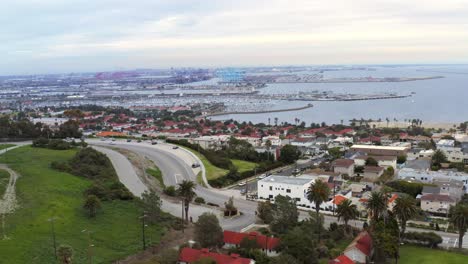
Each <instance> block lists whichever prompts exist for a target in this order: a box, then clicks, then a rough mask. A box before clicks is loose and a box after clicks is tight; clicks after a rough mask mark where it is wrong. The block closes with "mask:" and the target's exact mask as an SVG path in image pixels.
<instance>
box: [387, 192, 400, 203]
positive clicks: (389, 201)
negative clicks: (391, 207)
mask: <svg viewBox="0 0 468 264" xmlns="http://www.w3.org/2000/svg"><path fill="white" fill-rule="evenodd" d="M397 198H398V194H396V193H394V194H393V195H392V197H390V199H389V200H388V203H393V201H395V200H396V199H397Z"/></svg>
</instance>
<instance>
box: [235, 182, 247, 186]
mask: <svg viewBox="0 0 468 264" xmlns="http://www.w3.org/2000/svg"><path fill="white" fill-rule="evenodd" d="M237 185H239V186H245V182H239V184H237Z"/></svg>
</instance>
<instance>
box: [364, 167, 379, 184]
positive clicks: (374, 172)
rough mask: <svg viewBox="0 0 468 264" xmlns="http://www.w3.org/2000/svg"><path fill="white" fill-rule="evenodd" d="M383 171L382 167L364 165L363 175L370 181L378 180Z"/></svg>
mask: <svg viewBox="0 0 468 264" xmlns="http://www.w3.org/2000/svg"><path fill="white" fill-rule="evenodd" d="M383 173H384V168H382V167H378V166H365V167H364V173H363V175H362V176H363V177H364V179H368V180H371V181H375V180H378V179H379V177H380V176H382V174H383Z"/></svg>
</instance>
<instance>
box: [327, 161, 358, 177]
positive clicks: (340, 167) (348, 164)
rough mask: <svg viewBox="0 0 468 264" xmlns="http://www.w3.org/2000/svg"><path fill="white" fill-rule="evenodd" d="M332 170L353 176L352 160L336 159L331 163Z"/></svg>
mask: <svg viewBox="0 0 468 264" xmlns="http://www.w3.org/2000/svg"><path fill="white" fill-rule="evenodd" d="M332 167H333V172H335V173H341V174H347V175H348V176H353V174H354V160H352V159H337V160H335V161H334V162H333V164H332Z"/></svg>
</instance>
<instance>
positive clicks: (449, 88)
mask: <svg viewBox="0 0 468 264" xmlns="http://www.w3.org/2000/svg"><path fill="white" fill-rule="evenodd" d="M372 68H373V69H374V70H372V71H369V70H342V71H325V72H324V73H323V74H324V77H325V78H333V77H368V76H372V77H427V76H444V78H441V79H431V80H422V81H410V82H382V83H375V82H374V83H371V82H368V83H297V84H269V85H268V86H267V87H266V88H264V89H262V90H261V93H275V94H277V93H297V92H301V91H313V90H318V91H333V92H335V93H353V94H366V93H367V94H372V93H380V92H397V93H400V94H408V93H411V92H414V93H415V94H414V95H413V96H411V97H409V98H402V99H386V100H370V101H348V102H312V104H313V105H314V107H313V108H309V109H305V110H301V111H291V112H278V113H268V114H237V115H223V116H216V117H213V119H216V120H225V119H230V118H233V119H235V120H239V121H252V122H254V123H259V122H264V123H267V122H268V118H270V119H271V120H272V122H273V120H274V118H275V117H277V118H278V120H279V123H281V122H283V121H287V122H290V123H293V122H294V119H295V118H299V119H300V120H301V121H305V122H306V123H307V124H308V125H309V124H310V123H312V122H315V123H318V122H326V123H329V124H330V123H340V122H341V120H343V122H344V123H348V121H349V120H350V119H353V118H357V119H360V118H364V119H369V118H372V119H379V118H381V119H382V120H385V119H386V118H389V119H391V120H394V119H397V120H399V121H403V120H404V119H413V118H418V119H421V120H423V122H428V123H429V122H463V121H468V65H434V66H432V65H426V66H392V67H382V66H376V67H372ZM311 73H317V72H311ZM307 103H308V102H294V101H293V102H290V101H272V102H271V104H272V106H271V108H272V109H282V108H293V107H298V106H303V105H306V104H307Z"/></svg>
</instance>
